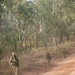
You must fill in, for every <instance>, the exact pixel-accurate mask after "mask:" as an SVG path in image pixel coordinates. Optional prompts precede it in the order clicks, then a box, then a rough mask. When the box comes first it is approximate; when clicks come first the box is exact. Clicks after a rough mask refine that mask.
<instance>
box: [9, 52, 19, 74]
mask: <svg viewBox="0 0 75 75" xmlns="http://www.w3.org/2000/svg"><path fill="white" fill-rule="evenodd" d="M9 64H10V65H11V66H12V68H13V71H14V73H15V75H18V67H19V60H18V58H17V56H16V55H15V54H14V53H12V55H11V57H10V59H9Z"/></svg>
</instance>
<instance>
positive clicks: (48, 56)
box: [46, 52, 51, 65]
mask: <svg viewBox="0 0 75 75" xmlns="http://www.w3.org/2000/svg"><path fill="white" fill-rule="evenodd" d="M46 59H47V60H48V64H49V65H50V61H51V55H50V54H49V52H47V54H46Z"/></svg>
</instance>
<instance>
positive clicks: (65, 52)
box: [62, 50, 67, 58]
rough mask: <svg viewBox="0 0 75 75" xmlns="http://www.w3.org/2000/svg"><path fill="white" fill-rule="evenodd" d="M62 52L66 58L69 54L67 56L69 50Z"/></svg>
mask: <svg viewBox="0 0 75 75" xmlns="http://www.w3.org/2000/svg"><path fill="white" fill-rule="evenodd" d="M62 54H63V56H64V58H66V57H67V56H66V55H67V51H65V50H63V51H62Z"/></svg>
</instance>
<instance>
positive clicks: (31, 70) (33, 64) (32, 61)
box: [0, 42, 75, 75]
mask: <svg viewBox="0 0 75 75" xmlns="http://www.w3.org/2000/svg"><path fill="white" fill-rule="evenodd" d="M74 49H75V42H65V43H64V44H61V45H59V46H58V48H57V50H56V51H55V50H54V48H53V47H48V50H46V49H45V48H38V49H33V50H31V51H25V52H23V53H21V55H19V56H18V57H19V60H20V69H19V72H20V75H27V74H28V75H36V74H38V73H41V72H45V71H47V70H49V69H50V68H51V67H53V66H55V65H54V64H55V63H54V64H52V66H51V67H50V68H49V67H48V64H47V61H46V52H47V51H48V52H49V53H50V54H51V56H52V59H53V60H55V61H58V60H60V59H61V58H63V55H62V50H66V51H67V52H68V54H67V56H70V54H72V53H73V52H75V50H74ZM8 59H9V56H7V57H4V59H3V61H2V63H0V74H1V75H14V74H13V72H12V68H11V67H10V65H9V64H8ZM53 60H52V61H53ZM52 63H53V62H52ZM45 68H47V69H45ZM37 70H38V71H37ZM24 72H25V73H26V74H24Z"/></svg>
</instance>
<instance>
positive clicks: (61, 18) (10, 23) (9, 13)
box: [0, 0, 75, 55]
mask: <svg viewBox="0 0 75 75" xmlns="http://www.w3.org/2000/svg"><path fill="white" fill-rule="evenodd" d="M74 40H75V1H74V0H33V1H32V0H30V1H26V0H0V55H5V54H8V53H10V52H12V51H16V52H22V51H31V50H33V49H38V48H44V49H45V50H47V49H48V47H52V48H53V49H54V50H58V46H59V45H61V44H64V43H65V42H70V41H71V42H72V41H74Z"/></svg>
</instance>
